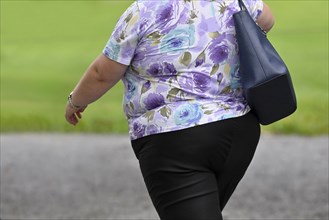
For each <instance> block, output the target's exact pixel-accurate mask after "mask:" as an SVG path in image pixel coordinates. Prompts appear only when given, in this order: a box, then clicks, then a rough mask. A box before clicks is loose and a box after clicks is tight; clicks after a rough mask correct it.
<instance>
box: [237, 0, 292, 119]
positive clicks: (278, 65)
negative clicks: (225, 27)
mask: <svg viewBox="0 0 329 220" xmlns="http://www.w3.org/2000/svg"><path fill="white" fill-rule="evenodd" d="M239 6H240V9H241V11H239V12H236V13H235V14H234V15H233V19H234V25H235V29H236V38H237V42H238V48H239V58H240V67H239V72H240V77H241V81H240V82H241V85H242V88H243V92H244V96H245V97H246V99H247V101H248V104H249V106H250V108H251V109H252V111H254V113H255V114H256V116H257V118H258V120H259V123H260V124H262V125H268V124H271V123H273V122H276V121H278V120H280V119H282V118H284V117H287V116H288V115H290V114H292V113H293V112H294V111H295V110H296V109H297V102H296V95H295V91H294V88H293V85H292V81H291V77H290V74H289V71H288V68H287V66H286V65H285V63H284V62H283V60H282V59H281V57H280V56H279V54H278V53H277V51H276V50H275V49H274V47H273V46H272V44H271V43H270V42H269V40H268V39H267V37H266V33H265V32H264V31H263V30H262V29H261V28H260V27H259V26H258V25H257V24H256V22H255V21H254V20H253V19H252V17H251V16H250V14H249V12H248V10H247V9H246V6H245V5H244V3H243V2H242V0H239Z"/></svg>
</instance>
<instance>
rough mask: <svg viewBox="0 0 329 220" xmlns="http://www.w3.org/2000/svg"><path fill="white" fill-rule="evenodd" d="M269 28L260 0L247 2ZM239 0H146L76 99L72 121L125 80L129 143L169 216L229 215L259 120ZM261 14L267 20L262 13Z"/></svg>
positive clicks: (212, 218) (69, 112)
mask: <svg viewBox="0 0 329 220" xmlns="http://www.w3.org/2000/svg"><path fill="white" fill-rule="evenodd" d="M244 2H245V5H246V6H247V9H248V10H249V11H250V13H251V15H252V17H253V18H254V19H255V20H256V19H257V17H258V16H259V18H258V19H257V22H258V23H259V24H260V25H261V26H262V27H263V28H264V29H265V30H269V29H270V28H271V27H272V25H273V17H272V15H271V13H270V10H269V8H268V7H267V6H266V4H263V1H261V0H244ZM238 10H239V7H238V1H237V0H199V1H193V0H163V1H161V0H153V1H152V0H150V1H146V0H138V1H135V2H134V3H133V4H132V5H131V6H130V7H129V8H128V9H127V10H126V12H125V13H124V14H123V15H122V16H121V18H120V19H119V21H118V23H117V25H116V27H115V29H114V31H113V34H112V36H111V38H110V40H109V41H108V43H107V45H106V47H105V49H104V51H103V53H102V54H101V55H100V56H99V57H97V58H96V59H95V61H94V62H93V63H92V64H91V66H90V67H89V68H88V70H87V72H86V74H85V75H84V77H83V78H82V79H81V80H80V82H79V83H78V84H77V86H76V88H75V89H74V91H73V92H72V93H71V94H70V95H69V103H68V105H67V107H66V115H65V117H66V120H67V121H68V122H69V123H71V124H72V125H76V124H77V123H78V122H79V119H81V117H82V115H81V114H82V112H83V111H84V110H85V109H86V108H87V105H88V104H90V103H92V102H93V101H96V100H97V99H98V98H100V97H101V96H102V95H103V94H104V93H106V92H107V91H108V90H109V89H111V88H112V87H113V86H114V85H115V84H116V83H117V82H118V81H119V80H120V79H122V81H123V83H124V85H125V92H124V102H123V104H124V111H125V113H126V115H127V119H128V124H129V133H130V137H131V144H132V147H133V150H134V152H135V154H136V157H137V158H138V160H139V164H140V169H141V172H142V175H143V178H144V181H145V184H146V187H147V190H148V193H149V195H150V197H151V199H152V202H153V204H154V206H155V208H156V210H157V212H158V214H159V216H160V218H161V220H222V219H223V217H222V214H221V211H222V210H223V208H224V207H225V205H226V203H227V202H228V200H229V199H230V197H231V195H232V193H233V192H234V190H235V188H236V186H237V185H238V183H239V181H240V180H241V178H242V177H243V176H244V174H245V172H246V170H247V168H248V166H249V164H250V162H251V160H252V158H253V156H254V152H255V150H256V147H257V144H258V140H259V136H260V126H259V123H258V120H257V118H256V117H255V115H254V114H253V113H252V112H251V111H250V108H249V106H248V104H247V103H246V100H245V99H244V97H243V95H242V89H241V86H240V83H239V79H240V75H239V71H238V70H239V59H238V48H237V42H236V38H235V28H234V23H233V17H232V15H233V14H234V13H235V12H236V11H238ZM260 18H261V19H260Z"/></svg>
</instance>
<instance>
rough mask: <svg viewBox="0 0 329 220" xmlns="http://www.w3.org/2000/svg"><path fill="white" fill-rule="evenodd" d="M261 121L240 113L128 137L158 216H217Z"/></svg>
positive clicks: (176, 219) (215, 219)
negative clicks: (182, 127) (147, 134)
mask: <svg viewBox="0 0 329 220" xmlns="http://www.w3.org/2000/svg"><path fill="white" fill-rule="evenodd" d="M259 136H260V126H259V123H258V122H257V119H256V118H255V116H254V115H253V114H252V113H248V114H246V115H244V116H241V117H238V118H233V119H226V120H223V121H218V122H213V123H209V124H205V125H200V126H196V127H193V128H187V129H184V130H180V131H174V132H167V133H162V134H155V135H150V136H146V137H143V138H140V139H137V140H133V141H132V146H133V149H134V151H135V154H136V156H137V158H138V160H139V164H140V168H141V171H142V174H143V177H144V181H145V184H146V187H147V190H148V192H149V194H150V197H151V199H152V202H153V205H154V207H155V208H156V210H157V212H158V214H159V216H160V218H161V220H220V219H223V217H222V215H221V211H222V210H223V208H224V206H225V205H226V203H227V202H228V200H229V198H230V197H231V195H232V193H233V191H234V190H235V188H236V186H237V185H238V183H239V181H240V180H241V178H242V177H243V175H244V174H245V172H246V170H247V168H248V166H249V164H250V162H251V160H252V158H253V156H254V153H255V150H256V146H257V144H258V141H259Z"/></svg>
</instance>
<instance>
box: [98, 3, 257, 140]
mask: <svg viewBox="0 0 329 220" xmlns="http://www.w3.org/2000/svg"><path fill="white" fill-rule="evenodd" d="M246 5H247V6H248V7H249V9H250V12H251V14H252V16H253V17H254V18H255V19H256V17H257V16H258V15H259V14H260V12H261V9H262V1H246ZM238 10H239V6H238V3H237V1H232V0H229V1H227V0H226V1H225V0H217V1H211V0H209V1H208V0H201V1H189V0H186V1H183V0H174V1H173V0H170V1H144V0H140V1H136V2H134V3H133V4H132V5H131V6H130V7H129V8H128V10H127V11H126V12H125V13H124V14H123V15H122V17H121V18H120V20H119V21H118V23H117V26H116V28H115V30H114V32H113V35H112V37H111V39H110V40H109V42H108V44H107V47H106V48H105V50H104V54H105V55H106V56H108V57H109V58H110V59H113V60H116V61H117V62H119V63H123V64H127V65H130V66H129V68H128V71H127V72H126V74H125V77H124V79H123V81H124V84H125V96H124V109H125V113H126V115H127V117H128V120H129V125H130V126H129V127H130V135H131V137H132V139H136V138H140V137H142V136H147V135H150V134H154V133H158V132H166V131H174V130H180V129H182V128H186V127H191V126H195V125H196V124H198V125H200V124H205V123H208V122H210V121H218V120H222V119H226V118H231V117H238V116H241V115H244V114H246V113H247V112H248V111H249V107H248V105H247V104H246V101H245V99H244V98H243V96H242V93H241V88H240V84H239V72H238V67H239V65H238V63H239V61H238V56H237V53H238V50H237V43H236V39H235V29H234V23H233V18H232V15H233V13H234V12H236V11H238Z"/></svg>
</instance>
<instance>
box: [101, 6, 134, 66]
mask: <svg viewBox="0 0 329 220" xmlns="http://www.w3.org/2000/svg"><path fill="white" fill-rule="evenodd" d="M138 21H139V10H138V5H137V2H134V3H133V4H132V5H130V6H129V7H128V8H127V10H126V11H125V12H124V13H123V14H122V15H121V17H120V18H119V20H118V22H117V24H116V26H115V28H114V30H113V32H112V35H111V37H110V39H109V40H108V42H107V44H106V46H105V48H104V50H103V54H104V55H105V56H106V57H108V58H110V59H111V60H114V61H116V62H118V63H121V64H124V65H129V64H130V62H131V60H132V58H133V56H134V53H135V49H136V46H137V44H138V40H139V37H138V30H139V28H138Z"/></svg>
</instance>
